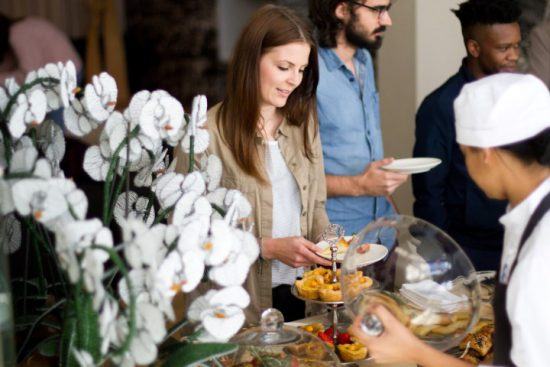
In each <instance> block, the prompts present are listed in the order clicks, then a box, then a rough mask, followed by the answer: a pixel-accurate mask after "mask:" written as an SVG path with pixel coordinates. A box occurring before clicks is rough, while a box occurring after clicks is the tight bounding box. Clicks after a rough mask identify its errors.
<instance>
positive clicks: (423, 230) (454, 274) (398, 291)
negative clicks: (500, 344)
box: [342, 215, 480, 350]
mask: <svg viewBox="0 0 550 367" xmlns="http://www.w3.org/2000/svg"><path fill="white" fill-rule="evenodd" d="M380 253H382V256H380ZM384 255H385V256H384ZM365 276H368V277H370V278H373V279H374V281H375V282H376V283H377V285H378V286H377V287H370V288H365V287H362V286H361V282H359V281H358V280H359V279H361V278H362V277H365ZM342 293H343V299H344V303H345V305H346V310H347V312H348V313H349V314H350V316H351V317H352V318H353V319H355V318H356V317H358V316H361V317H362V328H363V330H364V331H365V332H366V333H367V334H370V335H378V334H380V333H381V332H382V331H383V325H382V324H381V322H380V321H379V320H378V318H377V317H376V316H374V315H371V314H369V308H370V307H371V306H372V305H373V304H375V303H381V304H383V305H384V306H386V307H387V308H388V309H389V310H390V311H391V312H392V313H393V315H394V316H396V318H397V319H398V320H399V321H400V322H401V323H403V324H404V325H405V326H407V327H408V328H409V329H410V330H411V331H412V332H413V333H414V334H415V335H416V336H418V337H419V338H421V339H423V340H424V341H425V342H427V343H428V344H430V345H432V346H433V347H435V348H437V349H440V350H446V349H449V348H451V347H453V346H455V345H458V343H460V341H461V340H462V339H463V337H464V336H465V335H466V333H467V331H468V330H469V329H470V328H471V327H472V326H473V325H474V324H475V323H476V322H477V319H478V314H479V308H480V286H479V283H478V280H477V277H476V273H475V269H474V267H473V265H472V263H471V262H470V260H469V259H468V257H467V256H466V254H465V253H464V252H463V251H462V249H460V247H459V246H458V245H457V243H456V242H455V241H454V240H453V239H452V238H451V237H449V236H448V235H447V234H446V233H445V232H443V231H442V230H440V229H439V228H437V227H435V226H434V225H432V224H430V223H428V222H426V221H424V220H421V219H418V218H415V217H411V216H405V215H395V216H388V217H383V218H380V219H378V220H377V221H375V222H372V223H370V224H369V225H368V226H367V227H365V228H364V229H363V230H362V231H361V232H360V233H359V234H357V235H356V236H355V237H354V238H353V240H352V241H351V244H350V246H349V249H348V251H347V252H346V256H345V258H344V260H343V263H342Z"/></svg>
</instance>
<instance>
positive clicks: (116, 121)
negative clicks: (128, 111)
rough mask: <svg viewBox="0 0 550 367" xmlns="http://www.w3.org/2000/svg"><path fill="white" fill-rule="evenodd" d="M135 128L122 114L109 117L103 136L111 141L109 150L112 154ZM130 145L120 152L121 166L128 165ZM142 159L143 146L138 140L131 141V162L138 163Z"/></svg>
mask: <svg viewBox="0 0 550 367" xmlns="http://www.w3.org/2000/svg"><path fill="white" fill-rule="evenodd" d="M132 129H133V126H132V124H131V122H129V121H128V120H126V119H125V118H124V116H123V115H122V113H120V112H118V111H115V112H113V113H112V114H111V116H109V118H108V120H107V122H106V124H105V128H104V130H103V132H102V135H104V136H106V137H107V138H108V140H109V148H110V150H111V152H115V151H116V149H117V148H118V147H119V145H120V144H122V142H123V141H124V139H125V138H126V137H127V136H128V134H129V133H130V131H132ZM127 149H128V144H127V143H126V144H124V147H123V148H122V149H121V150H120V152H119V154H118V156H119V158H120V159H121V160H122V161H123V162H121V165H124V164H125V163H126V158H127V151H126V150H127ZM140 157H141V144H140V143H139V141H138V140H137V139H135V138H134V139H130V155H129V162H130V163H132V162H136V161H137V160H139V159H140Z"/></svg>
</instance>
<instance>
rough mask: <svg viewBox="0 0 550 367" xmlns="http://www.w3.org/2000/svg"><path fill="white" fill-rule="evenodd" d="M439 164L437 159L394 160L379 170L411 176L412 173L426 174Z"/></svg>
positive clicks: (439, 161)
mask: <svg viewBox="0 0 550 367" xmlns="http://www.w3.org/2000/svg"><path fill="white" fill-rule="evenodd" d="M439 164H441V159H438V158H405V159H396V160H394V161H393V162H391V163H390V164H387V165H385V166H382V167H380V168H382V169H383V170H386V171H391V172H396V173H405V174H409V175H411V174H414V173H423V172H428V171H429V170H431V169H432V168H434V167H436V166H437V165H439Z"/></svg>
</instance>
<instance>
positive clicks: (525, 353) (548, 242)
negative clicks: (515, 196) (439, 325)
mask: <svg viewBox="0 0 550 367" xmlns="http://www.w3.org/2000/svg"><path fill="white" fill-rule="evenodd" d="M548 192H550V178H547V179H546V180H545V181H544V182H543V183H542V184H541V185H540V186H539V187H538V188H537V189H536V190H535V191H533V192H532V193H531V194H530V195H529V196H528V197H527V198H526V199H525V200H524V201H522V202H521V203H520V204H519V205H517V206H516V207H515V208H513V209H512V210H509V211H508V213H506V214H505V215H504V216H502V217H501V218H500V222H501V223H502V224H503V225H504V227H505V232H504V249H503V253H502V261H501V273H505V274H503V275H504V277H502V278H501V279H502V282H503V283H506V282H508V279H507V278H508V277H509V275H508V273H509V271H508V268H509V267H510V265H511V264H512V262H513V261H514V258H515V256H516V253H517V250H518V247H519V241H520V238H521V235H522V234H523V230H524V229H525V227H526V226H527V222H528V220H529V218H530V217H531V214H533V211H534V210H535V209H536V207H537V206H538V204H539V203H540V202H541V201H542V199H543V198H544V196H545V195H546V194H547V193H548ZM549 279H550V212H547V213H546V215H545V216H544V217H543V218H542V219H541V221H540V222H539V223H538V225H537V226H536V227H535V229H534V231H533V233H532V234H531V236H530V237H529V239H528V240H527V242H526V243H525V245H523V249H522V251H521V252H520V256H519V259H518V263H517V265H516V269H515V271H514V273H513V275H512V278H511V279H510V281H509V285H508V293H507V297H506V312H507V313H508V317H509V319H510V323H511V325H512V351H511V357H512V361H513V362H514V364H515V365H516V366H518V367H523V366H529V367H543V366H544V367H548V366H550V353H549V351H548V348H549V347H550V285H549V284H548V280H549Z"/></svg>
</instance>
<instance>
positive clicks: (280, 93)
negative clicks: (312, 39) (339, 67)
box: [260, 42, 311, 107]
mask: <svg viewBox="0 0 550 367" xmlns="http://www.w3.org/2000/svg"><path fill="white" fill-rule="evenodd" d="M310 51H311V47H310V46H309V45H308V44H307V43H305V42H294V43H289V44H287V45H283V46H277V47H273V48H271V49H269V50H268V51H267V52H266V53H265V54H263V55H262V57H261V59H260V98H261V100H260V103H261V107H264V106H274V107H283V106H284V105H285V104H286V101H287V99H288V96H290V94H291V93H292V92H293V91H294V89H296V88H297V87H298V86H299V85H300V83H301V82H302V78H303V77H304V69H305V68H306V67H307V64H308V60H309V53H310Z"/></svg>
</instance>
